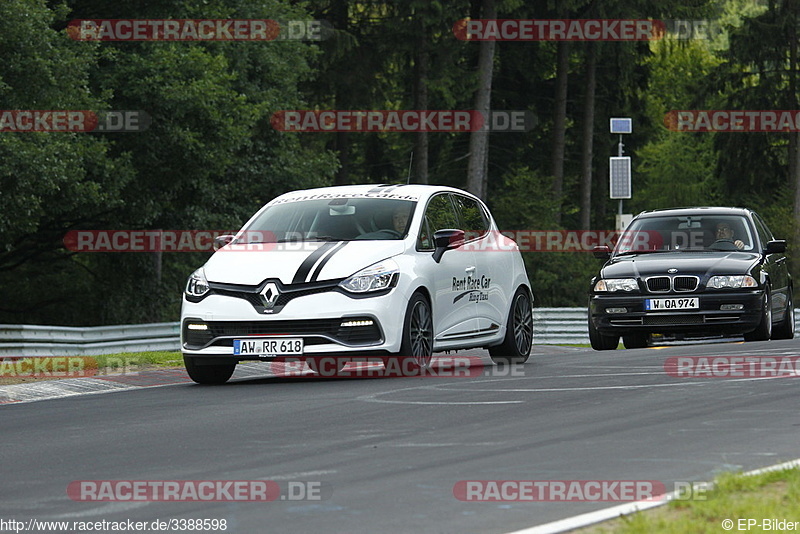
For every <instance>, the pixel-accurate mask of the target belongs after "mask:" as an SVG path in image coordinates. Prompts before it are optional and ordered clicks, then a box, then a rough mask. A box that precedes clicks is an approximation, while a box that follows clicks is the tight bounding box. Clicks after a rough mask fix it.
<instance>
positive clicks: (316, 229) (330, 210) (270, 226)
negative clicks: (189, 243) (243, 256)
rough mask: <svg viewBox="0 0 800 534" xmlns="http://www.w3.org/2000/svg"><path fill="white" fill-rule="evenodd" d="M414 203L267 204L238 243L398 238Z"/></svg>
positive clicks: (340, 200) (336, 201) (364, 200)
mask: <svg viewBox="0 0 800 534" xmlns="http://www.w3.org/2000/svg"><path fill="white" fill-rule="evenodd" d="M414 206H415V203H414V202H412V201H408V200H395V199H377V198H337V199H334V200H329V199H315V200H301V201H288V202H285V203H280V204H275V205H273V206H270V207H268V208H267V209H266V210H264V211H263V212H261V214H260V215H259V216H258V217H257V218H256V219H255V220H254V221H253V222H252V223H251V224H250V225H249V226H247V228H244V234H243V235H242V237H241V239H240V242H247V243H254V242H281V241H313V240H335V241H348V240H353V239H376V240H390V239H401V238H402V236H403V235H405V233H406V232H407V229H408V221H409V220H410V219H411V216H412V214H413V211H414Z"/></svg>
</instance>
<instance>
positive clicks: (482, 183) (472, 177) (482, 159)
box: [467, 0, 497, 198]
mask: <svg viewBox="0 0 800 534" xmlns="http://www.w3.org/2000/svg"><path fill="white" fill-rule="evenodd" d="M481 17H482V18H484V19H495V18H497V11H496V8H495V3H494V0H483V2H482V4H481ZM479 46H480V49H479V51H478V79H479V85H478V90H477V91H476V93H475V111H477V112H479V113H481V114H482V115H483V117H484V118H485V119H487V120H488V118H489V109H490V107H491V101H492V74H493V69H494V48H495V42H494V41H481V43H480V45H479ZM488 159H489V130H488V129H486V128H484V129H481V130H480V131H475V132H472V134H471V135H470V138H469V162H468V163H467V191H469V192H470V193H472V194H474V195H476V196H478V197H480V198H486V190H487V182H488V177H487V173H486V169H487V168H488Z"/></svg>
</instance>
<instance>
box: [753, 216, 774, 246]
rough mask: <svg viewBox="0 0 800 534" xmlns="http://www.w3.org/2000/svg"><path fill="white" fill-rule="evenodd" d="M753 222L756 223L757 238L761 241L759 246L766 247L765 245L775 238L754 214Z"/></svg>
mask: <svg viewBox="0 0 800 534" xmlns="http://www.w3.org/2000/svg"><path fill="white" fill-rule="evenodd" d="M753 220H754V221H755V223H756V232H758V238H759V239H760V240H761V246H762V247H766V246H767V243H769V242H770V241H772V240H773V239H775V238H774V237H773V236H772V232H770V231H769V228H767V225H766V224H764V221H762V220H761V217H759V216H758V215H756V214H755V213H754V214H753Z"/></svg>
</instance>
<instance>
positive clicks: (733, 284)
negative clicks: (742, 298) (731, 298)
mask: <svg viewBox="0 0 800 534" xmlns="http://www.w3.org/2000/svg"><path fill="white" fill-rule="evenodd" d="M707 287H709V288H711V289H740V288H742V287H758V282H756V279H755V278H753V277H752V276H750V275H747V274H743V275H737V276H712V277H711V278H709V279H708V286H707Z"/></svg>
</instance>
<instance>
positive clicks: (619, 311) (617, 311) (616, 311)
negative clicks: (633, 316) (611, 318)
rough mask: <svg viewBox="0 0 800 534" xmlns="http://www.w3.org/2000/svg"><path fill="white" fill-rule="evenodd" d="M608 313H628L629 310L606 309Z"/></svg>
mask: <svg viewBox="0 0 800 534" xmlns="http://www.w3.org/2000/svg"><path fill="white" fill-rule="evenodd" d="M606 313H628V308H606Z"/></svg>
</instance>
